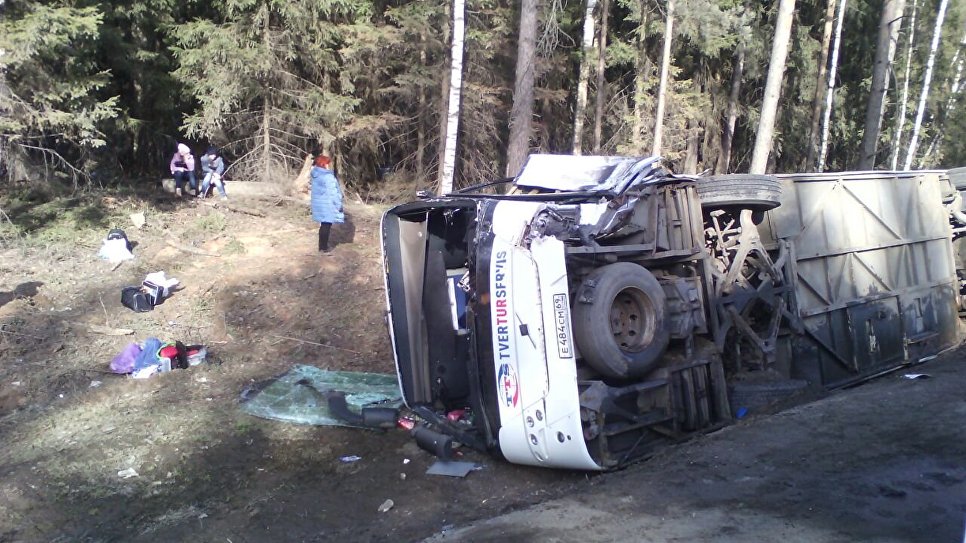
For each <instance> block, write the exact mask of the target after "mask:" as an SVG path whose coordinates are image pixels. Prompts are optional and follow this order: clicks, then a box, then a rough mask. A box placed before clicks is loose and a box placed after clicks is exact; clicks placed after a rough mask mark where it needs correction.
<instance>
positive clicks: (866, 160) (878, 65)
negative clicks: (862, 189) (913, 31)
mask: <svg viewBox="0 0 966 543" xmlns="http://www.w3.org/2000/svg"><path fill="white" fill-rule="evenodd" d="M905 5H906V2H905V0H885V3H884V4H883V5H882V15H881V16H880V18H879V39H878V42H877V43H876V47H875V63H874V64H873V67H872V89H871V90H870V92H869V101H868V103H867V104H866V108H865V131H864V132H863V133H862V145H861V147H860V148H859V162H858V164H857V169H859V170H871V169H873V168H875V153H876V147H877V146H878V143H879V129H880V128H881V127H882V112H883V106H884V105H885V94H886V91H888V90H889V67H890V66H892V59H893V58H894V57H895V54H896V40H897V39H898V37H899V28H900V27H901V26H902V17H901V15H902V11H903V9H904V8H905Z"/></svg>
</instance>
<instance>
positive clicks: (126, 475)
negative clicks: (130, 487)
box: [117, 468, 138, 479]
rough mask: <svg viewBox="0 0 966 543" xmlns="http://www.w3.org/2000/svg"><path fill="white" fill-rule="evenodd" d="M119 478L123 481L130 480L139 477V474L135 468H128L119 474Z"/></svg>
mask: <svg viewBox="0 0 966 543" xmlns="http://www.w3.org/2000/svg"><path fill="white" fill-rule="evenodd" d="M117 476H118V477H120V478H121V479H130V478H131V477H137V476H138V472H137V471H135V470H134V468H127V469H122V470H121V471H119V472H117Z"/></svg>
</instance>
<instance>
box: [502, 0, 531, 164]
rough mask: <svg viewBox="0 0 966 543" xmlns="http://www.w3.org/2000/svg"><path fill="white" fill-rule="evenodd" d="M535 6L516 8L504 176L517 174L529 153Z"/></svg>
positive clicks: (525, 4)
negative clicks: (517, 26) (517, 27)
mask: <svg viewBox="0 0 966 543" xmlns="http://www.w3.org/2000/svg"><path fill="white" fill-rule="evenodd" d="M536 48H537V2H536V0H524V1H523V3H522V4H521V6H520V38H519V40H518V41H517V62H516V80H515V84H514V86H513V107H512V109H511V110H510V138H509V144H508V146H507V166H506V174H507V176H510V177H512V176H515V175H517V174H518V173H520V170H521V169H522V168H523V163H524V162H525V161H526V158H527V152H528V151H529V150H530V118H531V117H532V116H533V82H534V74H535V71H536V66H535V63H536V57H537V55H536V53H537V51H536Z"/></svg>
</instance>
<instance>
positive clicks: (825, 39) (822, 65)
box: [805, 0, 918, 168]
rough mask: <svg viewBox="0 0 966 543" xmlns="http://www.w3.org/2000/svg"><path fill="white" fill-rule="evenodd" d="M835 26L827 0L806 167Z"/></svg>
mask: <svg viewBox="0 0 966 543" xmlns="http://www.w3.org/2000/svg"><path fill="white" fill-rule="evenodd" d="M917 1H918V0H917ZM834 26H835V0H828V2H827V3H826V4H825V25H824V26H823V28H822V50H821V51H820V52H819V56H818V75H817V76H816V81H815V96H814V98H812V124H811V130H809V133H808V155H807V157H806V159H805V161H806V162H805V163H806V164H807V167H808V168H811V167H812V166H813V165H814V164H815V155H817V154H818V146H819V143H820V141H821V136H820V133H821V132H820V130H821V128H822V112H823V108H822V106H823V105H824V104H825V91H826V89H827V87H828V81H826V80H825V78H826V76H827V75H828V60H829V59H828V55H829V49H830V48H831V44H832V29H833V27H834Z"/></svg>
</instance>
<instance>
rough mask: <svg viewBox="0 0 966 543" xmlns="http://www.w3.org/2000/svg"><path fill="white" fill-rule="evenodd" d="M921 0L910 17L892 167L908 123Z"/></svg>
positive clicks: (893, 167) (893, 139)
mask: <svg viewBox="0 0 966 543" xmlns="http://www.w3.org/2000/svg"><path fill="white" fill-rule="evenodd" d="M918 8H919V0H913V3H912V17H911V18H910V19H909V33H908V35H907V38H906V70H905V75H904V76H903V78H902V96H901V97H900V99H899V114H898V115H897V116H896V133H895V135H894V136H893V138H892V163H891V164H890V169H891V170H893V171H895V169H896V168H898V167H899V148H900V147H902V129H903V127H904V126H905V124H906V105H907V103H908V102H909V71H910V69H911V68H912V51H913V45H912V44H913V43H914V41H915V39H916V12H917V11H918Z"/></svg>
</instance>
